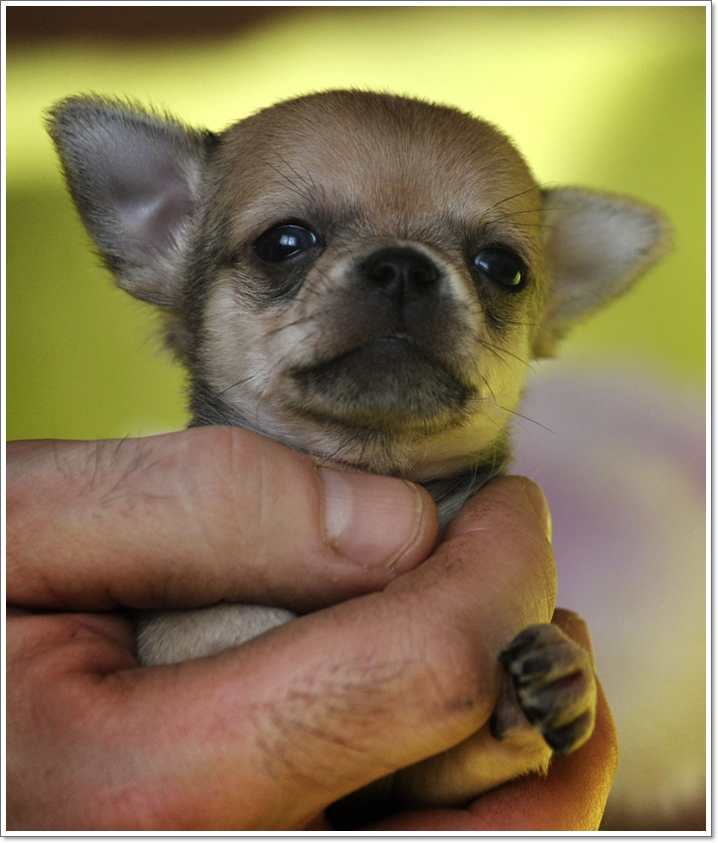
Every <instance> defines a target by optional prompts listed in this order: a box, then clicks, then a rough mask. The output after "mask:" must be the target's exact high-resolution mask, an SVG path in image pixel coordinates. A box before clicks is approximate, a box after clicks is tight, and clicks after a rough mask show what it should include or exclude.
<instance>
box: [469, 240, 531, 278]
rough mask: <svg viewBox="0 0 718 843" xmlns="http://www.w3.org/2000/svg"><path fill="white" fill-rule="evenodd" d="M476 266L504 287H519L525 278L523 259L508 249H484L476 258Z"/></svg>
mask: <svg viewBox="0 0 718 843" xmlns="http://www.w3.org/2000/svg"><path fill="white" fill-rule="evenodd" d="M474 266H475V267H476V268H477V269H478V270H480V271H481V272H482V273H483V274H484V275H485V276H486V277H487V278H488V279H489V280H490V281H493V282H494V283H495V284H501V285H503V286H504V287H518V286H519V284H520V283H521V282H522V281H523V280H524V275H525V269H524V264H523V261H522V260H521V258H520V257H518V255H515V254H514V253H513V252H509V251H507V250H506V249H483V250H482V251H480V252H479V254H478V255H476V257H475V258H474Z"/></svg>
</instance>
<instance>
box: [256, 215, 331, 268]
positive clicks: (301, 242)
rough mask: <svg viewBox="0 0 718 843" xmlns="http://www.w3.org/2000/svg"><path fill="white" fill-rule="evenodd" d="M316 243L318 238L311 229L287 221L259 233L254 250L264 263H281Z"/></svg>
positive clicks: (316, 244)
mask: <svg viewBox="0 0 718 843" xmlns="http://www.w3.org/2000/svg"><path fill="white" fill-rule="evenodd" d="M318 245H319V238H318V237H317V235H316V234H315V233H314V232H313V231H312V230H311V229H309V228H305V227H304V226H302V225H294V224H290V223H288V224H286V225H278V226H276V227H275V228H270V229H269V231H265V232H264V234H261V235H260V236H259V237H258V238H257V240H256V241H255V243H254V251H255V253H256V254H257V255H258V256H259V257H260V258H261V259H262V260H263V261H265V262H266V263H282V262H283V261H286V260H289V258H293V257H294V256H295V255H299V254H301V253H302V252H306V251H307V249H311V248H313V247H314V246H318Z"/></svg>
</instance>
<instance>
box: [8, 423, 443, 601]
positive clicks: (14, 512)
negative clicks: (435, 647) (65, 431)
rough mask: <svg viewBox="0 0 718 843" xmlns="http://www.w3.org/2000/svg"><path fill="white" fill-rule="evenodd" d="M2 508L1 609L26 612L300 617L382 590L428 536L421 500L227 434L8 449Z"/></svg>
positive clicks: (388, 481)
mask: <svg viewBox="0 0 718 843" xmlns="http://www.w3.org/2000/svg"><path fill="white" fill-rule="evenodd" d="M7 500H8V517H7V547H8V579H7V588H8V598H9V599H10V600H11V601H12V602H15V603H17V604H18V605H23V606H32V607H51V608H60V609H80V610H83V609H84V610H103V609H111V608H114V607H117V606H131V607H134V608H161V607H165V606H174V607H179V606H199V605H209V604H212V603H216V602H218V601H219V600H230V601H238V602H255V603H256V602H258V603H266V604H269V605H274V604H276V605H281V606H286V607H287V608H294V609H299V610H302V609H304V610H308V609H312V608H316V607H318V606H322V605H326V604H327V603H331V602H336V601H338V600H342V599H345V598H347V597H349V596H352V595H355V594H358V593H363V592H366V591H371V590H375V589H377V588H381V587H383V586H384V585H385V584H386V583H387V582H388V581H390V580H391V579H392V578H393V577H394V576H396V575H397V574H399V573H401V572H403V571H406V570H408V569H409V568H411V567H412V566H414V565H416V564H418V563H419V562H421V561H422V560H423V559H424V558H425V557H426V555H427V554H428V553H429V552H430V551H431V548H432V547H433V545H434V542H435V540H436V532H437V516H436V510H435V506H434V504H433V501H432V500H431V498H430V497H429V495H428V493H427V492H426V491H425V490H424V489H422V488H421V487H419V486H416V485H414V484H412V483H407V482H405V481H403V480H398V479H393V478H384V477H376V476H373V475H365V474H358V473H349V472H344V471H339V470H334V469H329V468H318V467H317V465H316V464H315V462H314V461H313V460H311V459H309V458H308V457H306V456H303V455H301V454H299V453H297V452H295V451H291V450H289V449H287V448H285V447H283V446H281V445H278V444H276V443H274V442H272V441H270V440H268V439H265V438H264V437H260V436H258V435H256V434H253V433H250V432H248V431H245V430H239V429H236V428H228V427H207V428H197V429H193V430H187V431H182V432H180V433H173V434H167V435H164V436H155V437H148V438H145V439H127V440H116V441H106V442H17V443H12V444H11V445H10V446H9V449H8V492H7Z"/></svg>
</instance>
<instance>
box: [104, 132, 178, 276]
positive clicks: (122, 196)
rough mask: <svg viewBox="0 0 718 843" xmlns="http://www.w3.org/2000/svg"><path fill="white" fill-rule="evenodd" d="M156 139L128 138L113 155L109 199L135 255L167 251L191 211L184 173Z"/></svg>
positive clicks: (127, 244) (146, 255)
mask: <svg viewBox="0 0 718 843" xmlns="http://www.w3.org/2000/svg"><path fill="white" fill-rule="evenodd" d="M160 143H161V142H160V141H157V140H155V139H151V138H146V137H139V138H135V139H133V140H132V142H131V143H130V144H128V146H127V147H125V148H124V149H122V151H121V153H120V154H119V155H116V156H115V157H113V158H112V169H111V170H110V171H109V172H108V174H107V175H108V182H109V184H108V197H107V198H108V201H109V203H110V205H111V206H114V210H115V213H116V214H117V217H118V218H119V223H120V228H121V230H122V232H123V234H124V235H125V236H126V237H127V238H128V239H129V242H126V243H125V248H126V249H127V250H128V251H130V252H132V251H137V254H135V255H133V257H134V258H135V259H140V260H142V259H144V260H147V259H148V258H150V257H151V256H153V255H156V254H158V253H159V254H165V255H166V254H169V253H170V252H171V251H172V249H173V247H174V245H175V239H176V234H177V232H178V230H179V229H180V227H181V226H182V223H183V222H184V221H185V220H186V219H187V217H188V216H189V215H190V213H191V211H192V198H191V195H190V189H189V185H188V182H187V177H186V176H185V174H184V173H183V172H182V170H181V168H180V166H179V164H178V163H177V162H176V161H174V160H172V158H170V156H169V155H168V154H167V152H166V150H165V149H164V148H162V147H160V146H159V144H160Z"/></svg>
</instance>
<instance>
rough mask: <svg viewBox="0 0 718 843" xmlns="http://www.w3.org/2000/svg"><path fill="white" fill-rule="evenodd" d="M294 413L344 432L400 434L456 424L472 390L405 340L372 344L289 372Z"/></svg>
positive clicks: (409, 339)
mask: <svg viewBox="0 0 718 843" xmlns="http://www.w3.org/2000/svg"><path fill="white" fill-rule="evenodd" d="M291 379H292V381H293V384H294V386H295V388H296V391H297V392H298V400H297V401H296V405H295V409H296V410H297V411H298V412H300V413H302V414H304V415H308V416H312V417H313V418H315V419H321V420H325V421H334V422H338V423H341V424H343V425H345V426H348V427H358V428H372V429H374V430H383V431H385V432H387V431H391V432H394V433H402V432H409V431H417V430H420V431H421V432H422V433H426V432H428V431H435V430H440V429H444V428H446V427H447V426H449V425H451V424H454V423H456V421H457V420H458V419H459V418H460V417H461V414H462V410H463V409H464V407H465V406H466V404H467V403H468V402H469V400H470V399H471V398H472V397H474V392H475V390H474V389H473V388H472V387H471V386H470V385H469V384H468V383H466V382H465V381H464V380H462V378H461V376H460V374H459V373H458V372H456V371H454V370H453V369H452V368H451V367H450V365H447V364H446V363H444V362H443V361H440V360H439V359H437V358H436V357H435V356H434V355H433V354H432V353H431V352H430V351H429V350H428V349H426V348H425V347H424V346H422V345H421V344H420V343H418V342H417V341H416V340H415V339H413V338H412V337H410V336H407V335H405V334H393V335H391V336H385V337H380V338H376V339H373V340H371V341H369V342H367V343H364V344H362V345H360V346H358V347H356V348H353V349H351V350H350V351H348V352H345V353H342V354H339V355H337V356H336V357H333V358H331V359H329V360H325V361H321V362H319V363H317V364H313V365H311V366H306V367H302V368H297V369H294V370H293V371H292V372H291Z"/></svg>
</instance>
